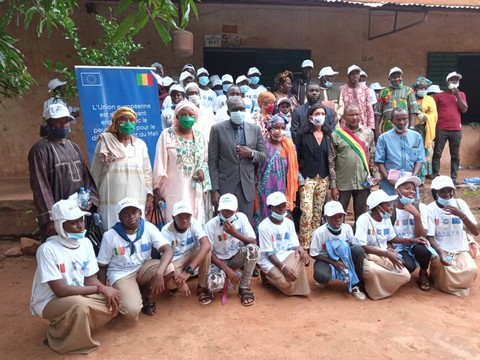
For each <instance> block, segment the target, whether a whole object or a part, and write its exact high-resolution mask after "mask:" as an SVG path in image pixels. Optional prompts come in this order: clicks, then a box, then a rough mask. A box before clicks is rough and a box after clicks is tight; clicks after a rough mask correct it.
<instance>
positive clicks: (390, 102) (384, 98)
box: [375, 67, 418, 139]
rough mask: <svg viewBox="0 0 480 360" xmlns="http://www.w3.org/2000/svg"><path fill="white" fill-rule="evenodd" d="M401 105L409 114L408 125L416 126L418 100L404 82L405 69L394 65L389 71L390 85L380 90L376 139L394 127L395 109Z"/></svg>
mask: <svg viewBox="0 0 480 360" xmlns="http://www.w3.org/2000/svg"><path fill="white" fill-rule="evenodd" d="M397 107H400V108H402V109H405V110H406V111H407V114H408V120H409V121H408V127H409V128H410V129H414V128H415V119H416V117H417V113H418V105H417V100H416V99H415V94H414V93H413V90H412V88H411V87H409V86H406V85H404V84H403V71H402V69H400V68H399V67H393V68H391V69H390V71H389V73H388V86H387V87H386V88H385V89H383V90H382V91H380V93H379V95H378V102H377V103H376V104H375V139H378V137H379V136H380V134H382V133H384V132H386V131H388V130H390V129H391V128H392V118H393V109H395V108H397Z"/></svg>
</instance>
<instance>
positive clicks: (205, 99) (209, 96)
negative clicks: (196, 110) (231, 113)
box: [199, 89, 217, 111]
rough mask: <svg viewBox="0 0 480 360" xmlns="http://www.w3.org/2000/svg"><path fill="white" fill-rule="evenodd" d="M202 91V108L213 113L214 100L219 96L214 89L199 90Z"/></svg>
mask: <svg viewBox="0 0 480 360" xmlns="http://www.w3.org/2000/svg"><path fill="white" fill-rule="evenodd" d="M199 90H200V101H201V104H202V107H204V108H207V109H209V110H211V111H213V100H215V98H216V97H217V94H215V91H213V90H212V89H207V90H203V89H199Z"/></svg>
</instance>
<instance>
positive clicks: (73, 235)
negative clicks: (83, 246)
mask: <svg viewBox="0 0 480 360" xmlns="http://www.w3.org/2000/svg"><path fill="white" fill-rule="evenodd" d="M86 233H87V230H83V231H82V232H81V233H69V232H66V234H67V236H68V238H69V239H73V240H80V239H83V238H84V237H85V234H86Z"/></svg>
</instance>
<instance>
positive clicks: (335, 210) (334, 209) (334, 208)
mask: <svg viewBox="0 0 480 360" xmlns="http://www.w3.org/2000/svg"><path fill="white" fill-rule="evenodd" d="M323 213H324V214H325V215H326V216H333V215H337V214H344V215H346V214H347V213H346V212H345V210H343V206H342V204H340V202H339V201H329V202H327V203H326V204H325V207H324V208H323Z"/></svg>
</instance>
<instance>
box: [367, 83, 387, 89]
mask: <svg viewBox="0 0 480 360" xmlns="http://www.w3.org/2000/svg"><path fill="white" fill-rule="evenodd" d="M369 88H370V89H372V90H383V89H385V86H382V85H380V83H379V82H374V83H371V84H370V86H369Z"/></svg>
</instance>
